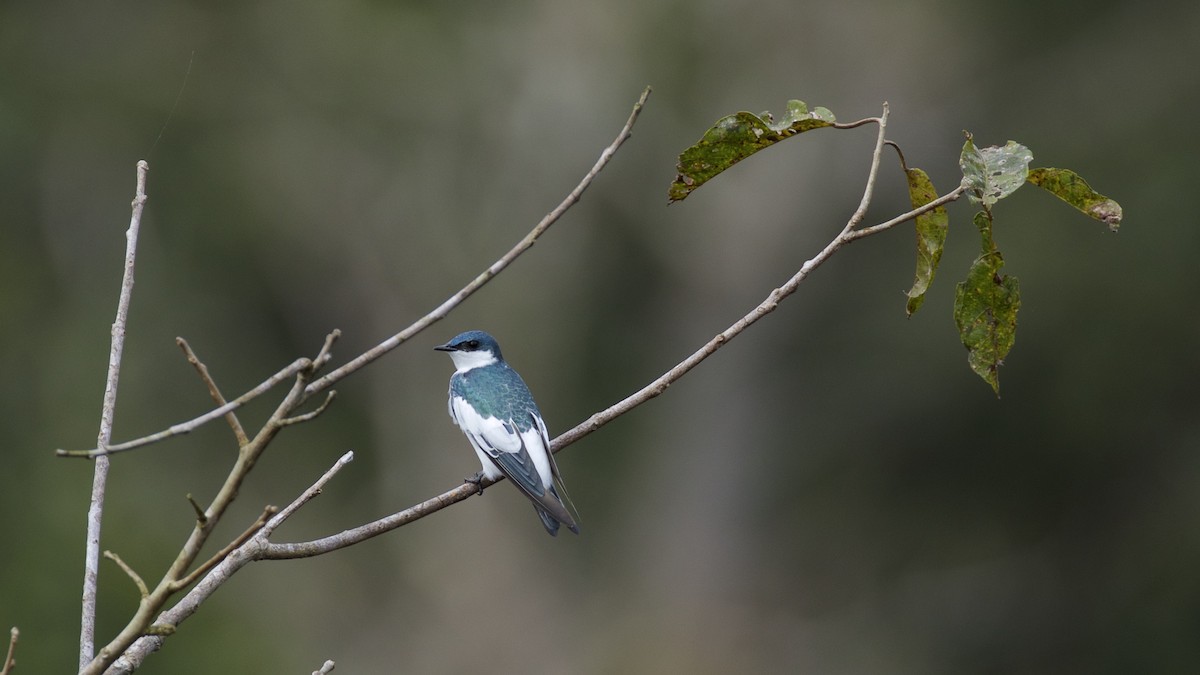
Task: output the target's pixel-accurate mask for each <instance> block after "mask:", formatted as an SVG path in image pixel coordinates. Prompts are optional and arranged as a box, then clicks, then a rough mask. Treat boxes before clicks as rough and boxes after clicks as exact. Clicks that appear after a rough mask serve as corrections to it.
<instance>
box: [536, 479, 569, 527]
mask: <svg viewBox="0 0 1200 675" xmlns="http://www.w3.org/2000/svg"><path fill="white" fill-rule="evenodd" d="M547 492H548V493H549V494H550V496H553V497H554V498H555V499H557V500H558V503H559V504H562V499H561V498H559V496H558V490H555V489H554V486H553V485H551V486H550V489H549V490H547ZM564 509H565V506H564ZM533 510H534V511H537V514H538V518H541V519H542V526H543V527H545V528H546V531H547V532H549V533H550V536H551V537H555V536H558V527H559V525H560V524H561V525H566V526H567V529H568V530H570V531H572V532H574V533H575V534H579V525H577V524H576V523H575V521H574V520H573V519H571V517H570V513H569V512H568V517H567V520H564V521H561V523H560V521H559V519H558V518H555V517H554V516H552V515H550V512H549V511H547V510H546V509H545V507H543V506H542V505H541V504H538V503H537V502H534V503H533Z"/></svg>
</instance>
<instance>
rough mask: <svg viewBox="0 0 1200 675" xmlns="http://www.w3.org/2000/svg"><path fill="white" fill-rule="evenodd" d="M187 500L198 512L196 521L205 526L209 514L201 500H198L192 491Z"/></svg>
mask: <svg viewBox="0 0 1200 675" xmlns="http://www.w3.org/2000/svg"><path fill="white" fill-rule="evenodd" d="M187 500H188V503H189V504H191V505H192V510H193V511H195V512H196V522H197V523H199V524H200V527H204V526H205V525H206V524H208V514H206V513H205V512H204V507H203V506H200V502H197V501H196V498H195V497H193V496H192V495H191V493H188V495H187Z"/></svg>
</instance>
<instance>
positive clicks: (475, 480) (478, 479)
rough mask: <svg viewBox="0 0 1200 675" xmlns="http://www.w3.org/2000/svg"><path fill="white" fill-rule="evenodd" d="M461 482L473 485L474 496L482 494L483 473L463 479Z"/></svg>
mask: <svg viewBox="0 0 1200 675" xmlns="http://www.w3.org/2000/svg"><path fill="white" fill-rule="evenodd" d="M463 482H464V483H470V484H471V485H474V486H475V494H477V495H481V494H483V472H482V471H480V472H479V473H476V474H473V475H470V476H467V477H466V478H464V479H463Z"/></svg>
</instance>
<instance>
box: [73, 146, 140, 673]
mask: <svg viewBox="0 0 1200 675" xmlns="http://www.w3.org/2000/svg"><path fill="white" fill-rule="evenodd" d="M149 171H150V165H149V164H147V163H146V161H145V160H141V161H139V162H138V163H137V185H136V188H135V190H134V197H133V204H132V208H133V214H132V215H131V216H130V218H129V229H128V230H126V232H125V272H124V275H123V276H122V279H121V294H120V297H119V298H118V300H117V318H116V320H115V321H113V325H112V343H111V345H110V348H109V352H108V377H107V379H106V380H105V384H104V403H103V405H102V407H101V410H100V432H99V434H98V435H97V438H96V447H98V448H103V447H106V446H107V445H108V443H109V441H111V440H112V426H113V414H114V413H115V411H116V408H117V382H118V381H119V380H120V376H121V356H122V354H123V353H124V350H125V326H126V324H127V323H128V321H129V305H130V301H131V300H132V298H133V271H134V263H135V261H136V258H137V240H138V232H139V231H140V230H141V226H142V211H143V209H144V208H145V206H146V174H147V173H149ZM107 484H108V461H107V459H105V460H103V461H100V460H98V461H97V462H96V466H95V467H94V470H93V474H92V495H91V502H90V504H89V506H88V515H87V535H86V536H87V539H86V544H85V546H84V560H83V610H82V616H81V619H80V628H79V666H80V667H81V668H82V667H83V666H84V665H85V664H87V663H88V662H90V661H91V660H92V654H93V653H95V651H96V585H97V580H98V578H99V576H98V575H99V574H100V524H101V521H102V520H103V517H104V492H105V488H106V486H107Z"/></svg>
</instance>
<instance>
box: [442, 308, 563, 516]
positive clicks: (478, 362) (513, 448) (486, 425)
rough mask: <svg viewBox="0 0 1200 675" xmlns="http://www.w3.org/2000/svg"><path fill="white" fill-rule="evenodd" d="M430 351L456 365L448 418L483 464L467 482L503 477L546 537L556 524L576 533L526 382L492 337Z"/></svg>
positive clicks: (474, 335)
mask: <svg viewBox="0 0 1200 675" xmlns="http://www.w3.org/2000/svg"><path fill="white" fill-rule="evenodd" d="M434 349H435V350H437V351H442V352H446V353H448V354H449V355H450V359H451V360H452V361H453V362H454V367H455V372H454V374H453V375H451V376H450V401H449V410H450V418H451V419H452V420H454V423H455V424H457V425H458V427H459V429H462V432H463V434H465V435H466V437H467V440H469V441H470V442H471V447H473V448H474V449H475V454H476V455H478V456H479V462H480V464H482V465H483V471H482V472H481V473H479V474H476V475H475V476H473V477H472V478H468V479H467V481H468V482H472V483H475V485H476V486H480V485H481V481H482V480H483V479H484V478H486V479H488V480H496V479H498V478H500V477H501V476H504V477H506V478H508V479H509V480H510V481H512V483H513V485H516V486H517V488H519V489H520V490H521V492H522V493H524V495H525V496H526V497H528V498H529V500H530V501H531V502H533V508H534V510H535V511H537V514H538V517H539V518H541V520H542V525H543V526H544V527H545V528H546V531H547V532H549V533H550V536H557V535H558V528H559V526H560V525H565V526H566V527H567V529H569V530H570V531H572V532H574V533H575V534H579V525H578V524H577V523H576V522H575V517H574V516H572V515H571V512H570V511H568V510H567V507H566V506H565V505H564V504H563V500H562V499H561V498H560V497H559V496H558V490H557V489H556V488H555V481H556V480H557V482H558V486H559V487H561V488H562V490H563V494H566V486H565V485H563V482H562V476H561V475H559V473H558V466H557V465H556V464H555V463H554V454H553V453H552V452H550V434H549V432H548V431H547V430H546V422H545V421H544V420H542V414H541V412H539V411H538V407H537V404H536V403H534V401H533V394H531V393H530V392H529V387H528V386H526V385H525V381H524V380H522V379H521V376H520V375H519V374H517V371H515V370H513V369H512V367H511V366H509V365H508V363H507V362H505V360H504V356H503V355H501V353H500V345H499V344H498V343H497V342H496V339H495V338H493V337H492V336H491V335H489V334H487V333H485V332H483V331H481V330H470V331H467V332H465V333H461V334H459V335H457V336H455V337H454V338H453V339H451V340H450V341H449V342H447V343H446V344H444V345H438V346H436V347H434ZM479 490H480V492H482V491H483V488H482V487H480V488H479Z"/></svg>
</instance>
